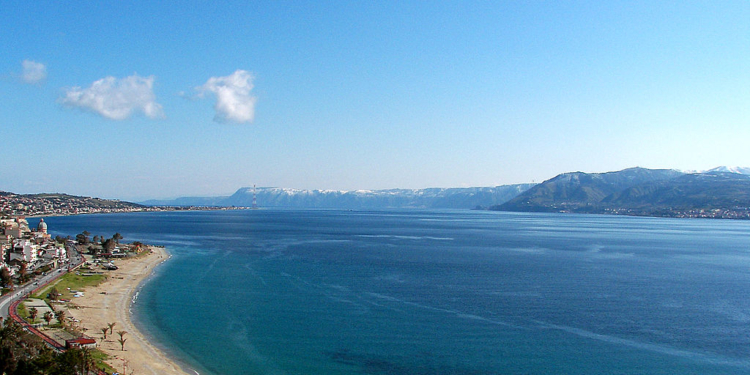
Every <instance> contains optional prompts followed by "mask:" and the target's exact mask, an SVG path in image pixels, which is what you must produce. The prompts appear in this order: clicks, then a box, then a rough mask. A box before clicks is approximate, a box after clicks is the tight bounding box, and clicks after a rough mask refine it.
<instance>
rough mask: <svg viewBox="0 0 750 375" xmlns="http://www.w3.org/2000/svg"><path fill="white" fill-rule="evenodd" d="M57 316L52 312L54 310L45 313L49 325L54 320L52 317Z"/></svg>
mask: <svg viewBox="0 0 750 375" xmlns="http://www.w3.org/2000/svg"><path fill="white" fill-rule="evenodd" d="M54 317H55V315H54V314H52V311H46V312H45V313H44V316H43V318H44V321H45V322H47V325H48V326H49V323H50V322H51V321H52V319H53V318H54Z"/></svg>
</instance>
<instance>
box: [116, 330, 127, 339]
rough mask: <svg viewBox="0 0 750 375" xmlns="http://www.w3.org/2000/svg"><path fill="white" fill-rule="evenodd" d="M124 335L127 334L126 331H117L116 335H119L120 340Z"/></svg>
mask: <svg viewBox="0 0 750 375" xmlns="http://www.w3.org/2000/svg"><path fill="white" fill-rule="evenodd" d="M126 333H128V331H117V334H118V335H120V338H122V337H123V336H125V334H126Z"/></svg>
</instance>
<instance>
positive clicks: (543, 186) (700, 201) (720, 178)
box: [490, 167, 750, 217]
mask: <svg viewBox="0 0 750 375" xmlns="http://www.w3.org/2000/svg"><path fill="white" fill-rule="evenodd" d="M748 208H750V169H748V168H727V167H719V168H714V169H712V170H708V171H704V172H694V173H686V172H680V171H676V170H671V169H645V168H630V169H625V170H622V171H617V172H608V173H583V172H572V173H563V174H561V175H558V176H556V177H554V178H552V179H549V180H547V181H544V182H542V183H540V184H538V185H536V186H534V187H532V188H530V189H528V190H527V191H525V192H523V193H521V194H519V195H518V196H517V197H515V198H513V199H511V200H510V201H508V202H505V203H501V204H498V205H495V206H492V207H490V209H491V210H498V211H533V212H580V213H618V214H632V215H645V216H703V217H727V216H729V217H734V216H747V215H748Z"/></svg>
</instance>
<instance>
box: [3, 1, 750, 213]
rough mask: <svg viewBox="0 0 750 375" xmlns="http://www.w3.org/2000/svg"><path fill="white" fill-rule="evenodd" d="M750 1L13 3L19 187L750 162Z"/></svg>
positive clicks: (498, 180) (204, 185) (9, 131)
mask: <svg viewBox="0 0 750 375" xmlns="http://www.w3.org/2000/svg"><path fill="white" fill-rule="evenodd" d="M748 20H750V2H747V1H731V0H727V1H721V2H715V1H704V2H701V1H699V2H695V1H662V2H655V1H621V2H620V1H548V2H544V1H440V2H437V1H406V0H404V1H252V2H251V1H184V2H171V1H167V2H160V1H107V2H97V1H77V2H60V1H13V0H11V1H4V2H3V6H2V7H0V41H2V42H0V51H2V53H1V54H0V100H1V101H2V105H0V134H2V135H1V136H0V140H1V141H2V145H3V146H2V155H3V162H2V163H0V190H4V191H11V192H15V193H24V194H28V193H40V192H61V193H68V194H73V195H84V196H92V197H100V198H113V199H123V200H131V201H140V200H145V199H149V198H174V197H181V196H217V195H228V194H231V193H233V192H234V191H236V190H237V189H239V188H241V187H246V186H252V185H257V186H267V187H270V186H274V187H286V188H298V189H332V190H356V189H389V188H409V189H418V188H427V187H474V186H497V185H506V184H515V183H527V182H541V181H543V180H546V179H549V178H552V177H554V176H555V175H557V174H560V173H564V172H572V171H583V172H607V171H615V170H621V169H625V168H630V167H636V166H640V167H645V168H674V169H681V170H703V169H709V168H713V167H717V166H721V165H729V166H750V147H748V140H750V22H748Z"/></svg>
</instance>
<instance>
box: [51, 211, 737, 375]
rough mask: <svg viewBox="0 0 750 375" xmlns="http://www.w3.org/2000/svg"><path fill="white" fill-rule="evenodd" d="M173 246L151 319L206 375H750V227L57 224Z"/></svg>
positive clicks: (459, 217) (461, 216) (507, 218)
mask: <svg viewBox="0 0 750 375" xmlns="http://www.w3.org/2000/svg"><path fill="white" fill-rule="evenodd" d="M45 221H46V222H47V223H48V225H49V228H50V230H51V232H52V233H53V234H62V235H71V236H75V234H77V233H80V232H82V231H83V230H88V231H89V232H91V233H92V234H99V235H105V236H111V235H112V234H114V233H115V232H120V233H122V234H123V236H124V237H125V240H126V241H128V240H130V241H134V240H139V241H142V242H147V243H151V244H157V245H165V246H166V247H167V249H168V250H169V251H170V252H171V253H172V254H173V257H172V259H171V260H170V261H168V262H166V263H164V264H163V265H162V266H160V267H159V268H158V269H157V272H156V274H155V275H154V276H153V277H152V278H151V279H150V281H149V282H148V283H146V284H145V285H144V287H143V288H142V290H141V291H140V293H139V296H138V299H137V303H136V304H135V305H134V307H133V310H134V313H135V318H136V321H137V323H138V325H139V327H140V328H142V329H143V330H144V332H145V333H146V334H147V335H149V336H150V337H152V338H153V340H155V341H156V342H157V343H158V344H159V345H160V346H161V347H163V348H164V349H165V350H166V351H167V352H169V353H170V354H171V355H172V356H174V357H175V358H176V359H178V360H179V361H181V362H182V363H183V364H185V366H186V367H189V368H192V369H194V370H195V371H197V372H199V373H200V374H216V375H218V374H417V375H419V374H435V375H442V374H459V375H463V374H467V375H468V374H553V373H554V374H676V373H677V374H747V373H750V299H748V294H749V292H750V222H745V221H724V220H681V219H660V218H637V217H622V216H596V215H559V214H525V213H524V214H520V213H499V212H481V211H426V210H425V211H421V210H397V211H328V210H247V211H201V212H167V213H134V214H116V215H85V216H72V217H50V218H47V219H45Z"/></svg>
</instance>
